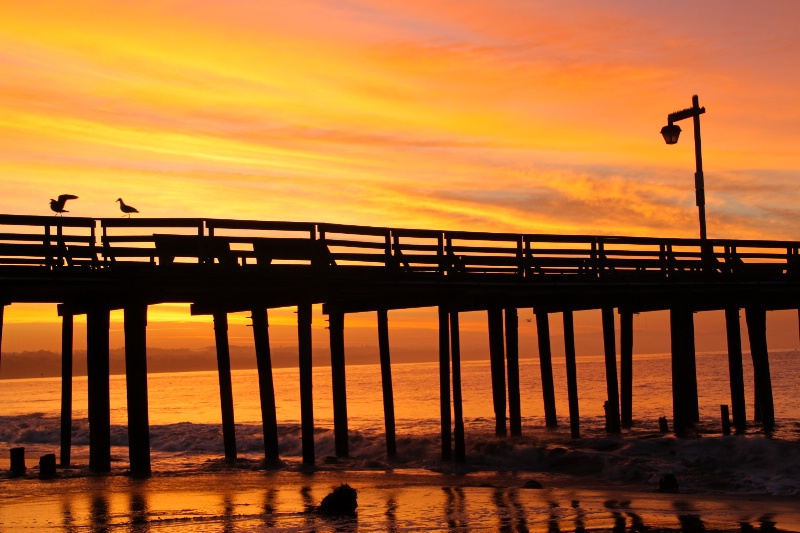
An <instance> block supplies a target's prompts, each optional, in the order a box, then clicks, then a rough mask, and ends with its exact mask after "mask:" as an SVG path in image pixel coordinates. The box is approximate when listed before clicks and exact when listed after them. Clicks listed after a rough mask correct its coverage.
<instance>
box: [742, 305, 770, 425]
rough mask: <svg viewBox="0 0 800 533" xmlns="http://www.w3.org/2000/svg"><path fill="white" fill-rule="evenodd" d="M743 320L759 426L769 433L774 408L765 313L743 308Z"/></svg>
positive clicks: (762, 309)
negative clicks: (756, 400)
mask: <svg viewBox="0 0 800 533" xmlns="http://www.w3.org/2000/svg"><path fill="white" fill-rule="evenodd" d="M745 319H746V320H747V332H748V334H749V336H750V355H751V356H752V358H753V375H754V376H755V382H756V396H757V397H758V402H759V409H760V411H761V424H762V425H763V427H764V431H765V432H767V433H770V432H772V430H773V429H775V407H774V403H773V398H772V377H771V375H770V370H769V353H768V351H767V311H766V309H764V308H763V307H759V306H748V307H746V308H745Z"/></svg>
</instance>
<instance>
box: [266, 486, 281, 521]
mask: <svg viewBox="0 0 800 533" xmlns="http://www.w3.org/2000/svg"><path fill="white" fill-rule="evenodd" d="M277 499H278V491H277V490H276V489H269V490H267V492H265V493H264V506H263V507H264V527H275V525H276V521H275V511H276V510H277V504H276V502H277Z"/></svg>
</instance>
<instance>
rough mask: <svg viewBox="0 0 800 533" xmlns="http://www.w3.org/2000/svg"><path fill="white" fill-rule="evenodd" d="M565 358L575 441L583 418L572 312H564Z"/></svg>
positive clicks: (570, 425) (570, 422)
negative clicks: (581, 414)
mask: <svg viewBox="0 0 800 533" xmlns="http://www.w3.org/2000/svg"><path fill="white" fill-rule="evenodd" d="M563 321H564V358H565V360H566V365H567V396H568V399H569V429H570V433H571V435H572V438H573V439H578V438H580V436H581V430H580V426H581V416H580V407H579V405H578V370H577V364H576V362H575V324H574V320H573V316H572V311H569V310H567V311H564V313H563Z"/></svg>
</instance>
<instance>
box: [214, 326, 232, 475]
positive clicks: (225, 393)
mask: <svg viewBox="0 0 800 533" xmlns="http://www.w3.org/2000/svg"><path fill="white" fill-rule="evenodd" d="M214 338H215V339H216V345H217V371H218V374H219V398H220V405H221V408H222V438H223V442H224V445H225V460H226V461H235V460H236V424H235V422H234V418H233V385H232V383H231V353H230V346H229V345H228V315H227V313H225V312H216V313H214Z"/></svg>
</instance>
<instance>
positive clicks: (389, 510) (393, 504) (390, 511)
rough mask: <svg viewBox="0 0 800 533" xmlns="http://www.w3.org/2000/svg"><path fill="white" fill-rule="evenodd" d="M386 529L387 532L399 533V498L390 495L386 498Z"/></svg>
mask: <svg viewBox="0 0 800 533" xmlns="http://www.w3.org/2000/svg"><path fill="white" fill-rule="evenodd" d="M384 514H385V515H386V531H387V533H397V531H398V530H397V500H395V499H394V496H390V497H389V498H388V499H387V500H386V513H384Z"/></svg>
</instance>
